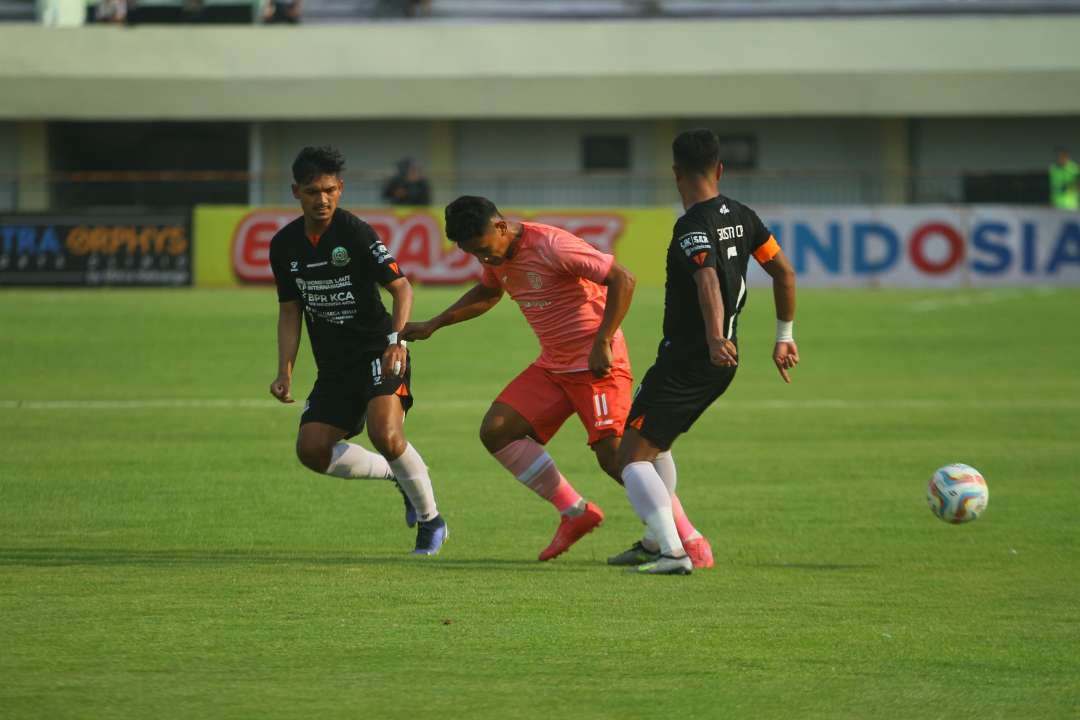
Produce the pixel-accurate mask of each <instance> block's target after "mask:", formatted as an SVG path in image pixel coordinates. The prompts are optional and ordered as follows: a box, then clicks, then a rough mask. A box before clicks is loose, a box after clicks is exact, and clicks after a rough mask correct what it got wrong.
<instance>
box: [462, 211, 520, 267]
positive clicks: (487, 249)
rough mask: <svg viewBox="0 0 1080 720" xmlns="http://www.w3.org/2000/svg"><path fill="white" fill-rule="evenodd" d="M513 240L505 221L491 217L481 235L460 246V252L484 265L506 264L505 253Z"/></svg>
mask: <svg viewBox="0 0 1080 720" xmlns="http://www.w3.org/2000/svg"><path fill="white" fill-rule="evenodd" d="M513 239H514V234H513V233H512V232H510V227H509V225H508V224H507V222H506V220H503V219H502V218H500V217H493V218H491V221H490V222H489V223H488V227H487V231H486V232H485V233H484V234H483V235H481V236H480V237H477V238H473V239H472V240H471V241H469V242H465V243H461V244H460V245H461V249H462V250H464V251H465V252H467V253H469V254H470V255H472V256H474V257H475V258H476V259H477V260H479V261H480V262H482V263H484V264H485V265H502V264H503V263H504V262H506V253H507V251H509V249H510V243H511V241H513Z"/></svg>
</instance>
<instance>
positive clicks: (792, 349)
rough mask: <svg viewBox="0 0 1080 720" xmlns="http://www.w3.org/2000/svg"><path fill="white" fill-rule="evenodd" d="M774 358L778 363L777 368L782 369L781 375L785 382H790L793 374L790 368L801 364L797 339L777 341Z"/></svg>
mask: <svg viewBox="0 0 1080 720" xmlns="http://www.w3.org/2000/svg"><path fill="white" fill-rule="evenodd" d="M772 359H773V362H774V363H776V369H777V370H779V371H780V377H782V378H784V382H786V383H790V382H791V375H789V374H788V370H792V369H794V368H795V366H796V365H798V364H799V348H798V347H796V346H795V341H794V340H788V341H787V342H778V343H776V346H775V347H774V348H773V354H772Z"/></svg>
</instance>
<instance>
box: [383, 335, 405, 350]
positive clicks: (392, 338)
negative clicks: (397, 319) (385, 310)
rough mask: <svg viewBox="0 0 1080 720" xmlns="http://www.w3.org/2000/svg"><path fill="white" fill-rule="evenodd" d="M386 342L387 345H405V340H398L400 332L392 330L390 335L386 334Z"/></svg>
mask: <svg viewBox="0 0 1080 720" xmlns="http://www.w3.org/2000/svg"><path fill="white" fill-rule="evenodd" d="M386 344H387V345H400V346H401V347H405V341H404V340H398V334H397V333H396V332H392V333H390V334H389V335H387V336H386Z"/></svg>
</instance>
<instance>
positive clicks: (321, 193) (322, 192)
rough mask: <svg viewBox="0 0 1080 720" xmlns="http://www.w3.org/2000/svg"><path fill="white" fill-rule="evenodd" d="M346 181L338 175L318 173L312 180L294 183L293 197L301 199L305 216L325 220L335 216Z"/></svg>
mask: <svg viewBox="0 0 1080 720" xmlns="http://www.w3.org/2000/svg"><path fill="white" fill-rule="evenodd" d="M344 187H345V183H343V182H342V181H341V178H340V177H338V176H337V175H318V176H316V177H314V178H312V180H311V182H309V183H305V184H303V185H293V186H292V193H293V197H294V198H296V199H297V200H299V201H300V207H301V209H302V210H303V211H304V217H306V218H308V219H309V220H315V221H324V220H329V219H330V218H332V217H333V216H334V211H335V210H337V206H338V202H339V201H340V200H341V191H342V190H343V189H344Z"/></svg>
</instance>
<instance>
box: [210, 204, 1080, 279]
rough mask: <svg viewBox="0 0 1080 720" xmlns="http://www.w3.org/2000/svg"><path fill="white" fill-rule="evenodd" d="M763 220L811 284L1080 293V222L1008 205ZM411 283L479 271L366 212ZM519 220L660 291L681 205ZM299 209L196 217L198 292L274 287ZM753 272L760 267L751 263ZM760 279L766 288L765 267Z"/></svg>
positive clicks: (428, 225)
mask: <svg viewBox="0 0 1080 720" xmlns="http://www.w3.org/2000/svg"><path fill="white" fill-rule="evenodd" d="M758 210H759V213H760V214H761V217H762V219H763V220H764V221H765V222H766V224H767V225H768V226H769V227H770V229H771V230H772V231H773V233H774V234H775V236H776V238H777V240H778V241H779V242H780V244H781V245H782V246H783V247H784V249H785V252H786V253H787V254H788V255H789V257H790V258H791V260H792V263H793V264H794V266H795V269H796V272H797V273H798V275H799V282H800V283H801V284H802V285H807V286H840V287H955V286H993V285H1046V284H1049V285H1078V284H1080V213H1068V212H1060V211H1054V210H1045V209H1041V208H1022V207H1004V206H981V207H964V206H947V205H927V206H915V207H895V206H894V207H888V206H887V207H866V206H837V207H823V208H805V207H794V206H765V207H761V208H758ZM355 211H356V212H357V214H359V215H360V216H361V217H363V218H364V219H365V220H367V221H368V222H369V223H370V224H371V225H372V226H373V227H374V228H375V230H376V232H377V233H379V235H380V237H382V238H383V241H384V242H385V243H386V245H387V247H388V248H389V250H390V252H391V253H392V254H393V255H394V256H395V257H396V258H397V260H398V262H399V263H400V264H401V266H402V268H403V270H404V271H405V272H406V273H407V274H408V275H409V277H410V278H411V279H413V280H414V281H417V282H420V283H438V284H460V283H465V282H469V281H471V280H474V279H475V278H476V277H477V276H478V271H479V265H478V264H477V263H476V261H475V260H473V259H472V258H471V257H470V256H468V255H465V254H464V253H462V252H460V251H459V250H457V249H456V247H454V246H453V245H452V244H450V243H448V242H447V241H445V240H444V237H443V230H442V222H441V218H440V216H439V214H437V213H433V212H431V211H430V210H427V209H401V208H397V209H385V208H381V209H378V208H377V209H363V208H355ZM505 212H506V214H507V215H508V216H509V217H514V218H526V219H532V220H534V221H537V222H545V223H549V224H552V225H558V226H560V227H565V228H566V229H568V230H570V231H571V232H574V233H576V234H578V235H579V236H581V237H583V238H585V239H586V240H588V241H589V242H591V243H592V244H594V245H596V246H597V247H599V248H600V249H601V250H604V251H605V252H613V253H614V254H615V256H616V257H617V258H618V259H619V261H620V262H622V263H623V264H625V265H626V266H627V267H629V268H630V270H632V271H633V272H634V273H635V274H636V275H637V276H638V280H639V283H641V284H642V285H645V286H653V287H661V286H662V285H663V281H664V264H665V262H664V256H665V252H666V248H667V244H668V242H669V241H670V239H671V227H672V223H673V222H674V220H675V219H676V217H677V215H678V213H679V208H677V207H674V206H667V207H653V208H630V209H627V208H596V209H589V210H583V209H581V208H575V209H563V210H553V209H523V208H516V209H513V208H507V209H505ZM295 217H296V210H295V209H294V208H284V207H283V208H250V207H223V206H205V207H200V208H197V209H196V211H195V217H194V237H195V243H196V246H195V283H196V284H197V285H200V286H231V285H239V284H244V283H267V282H271V281H272V274H271V273H270V268H269V263H268V255H269V243H270V239H271V238H272V237H273V235H274V233H275V232H277V230H278V229H279V228H280V227H281V226H282V225H284V224H285V223H287V222H289V221H290V220H292V219H293V218H295ZM751 266H754V263H751ZM751 278H752V280H753V281H754V282H756V283H761V282H765V281H766V278H765V276H764V274H763V273H762V272H761V271H760V269H756V270H755V271H754V272H753V273H752V275H751Z"/></svg>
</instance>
